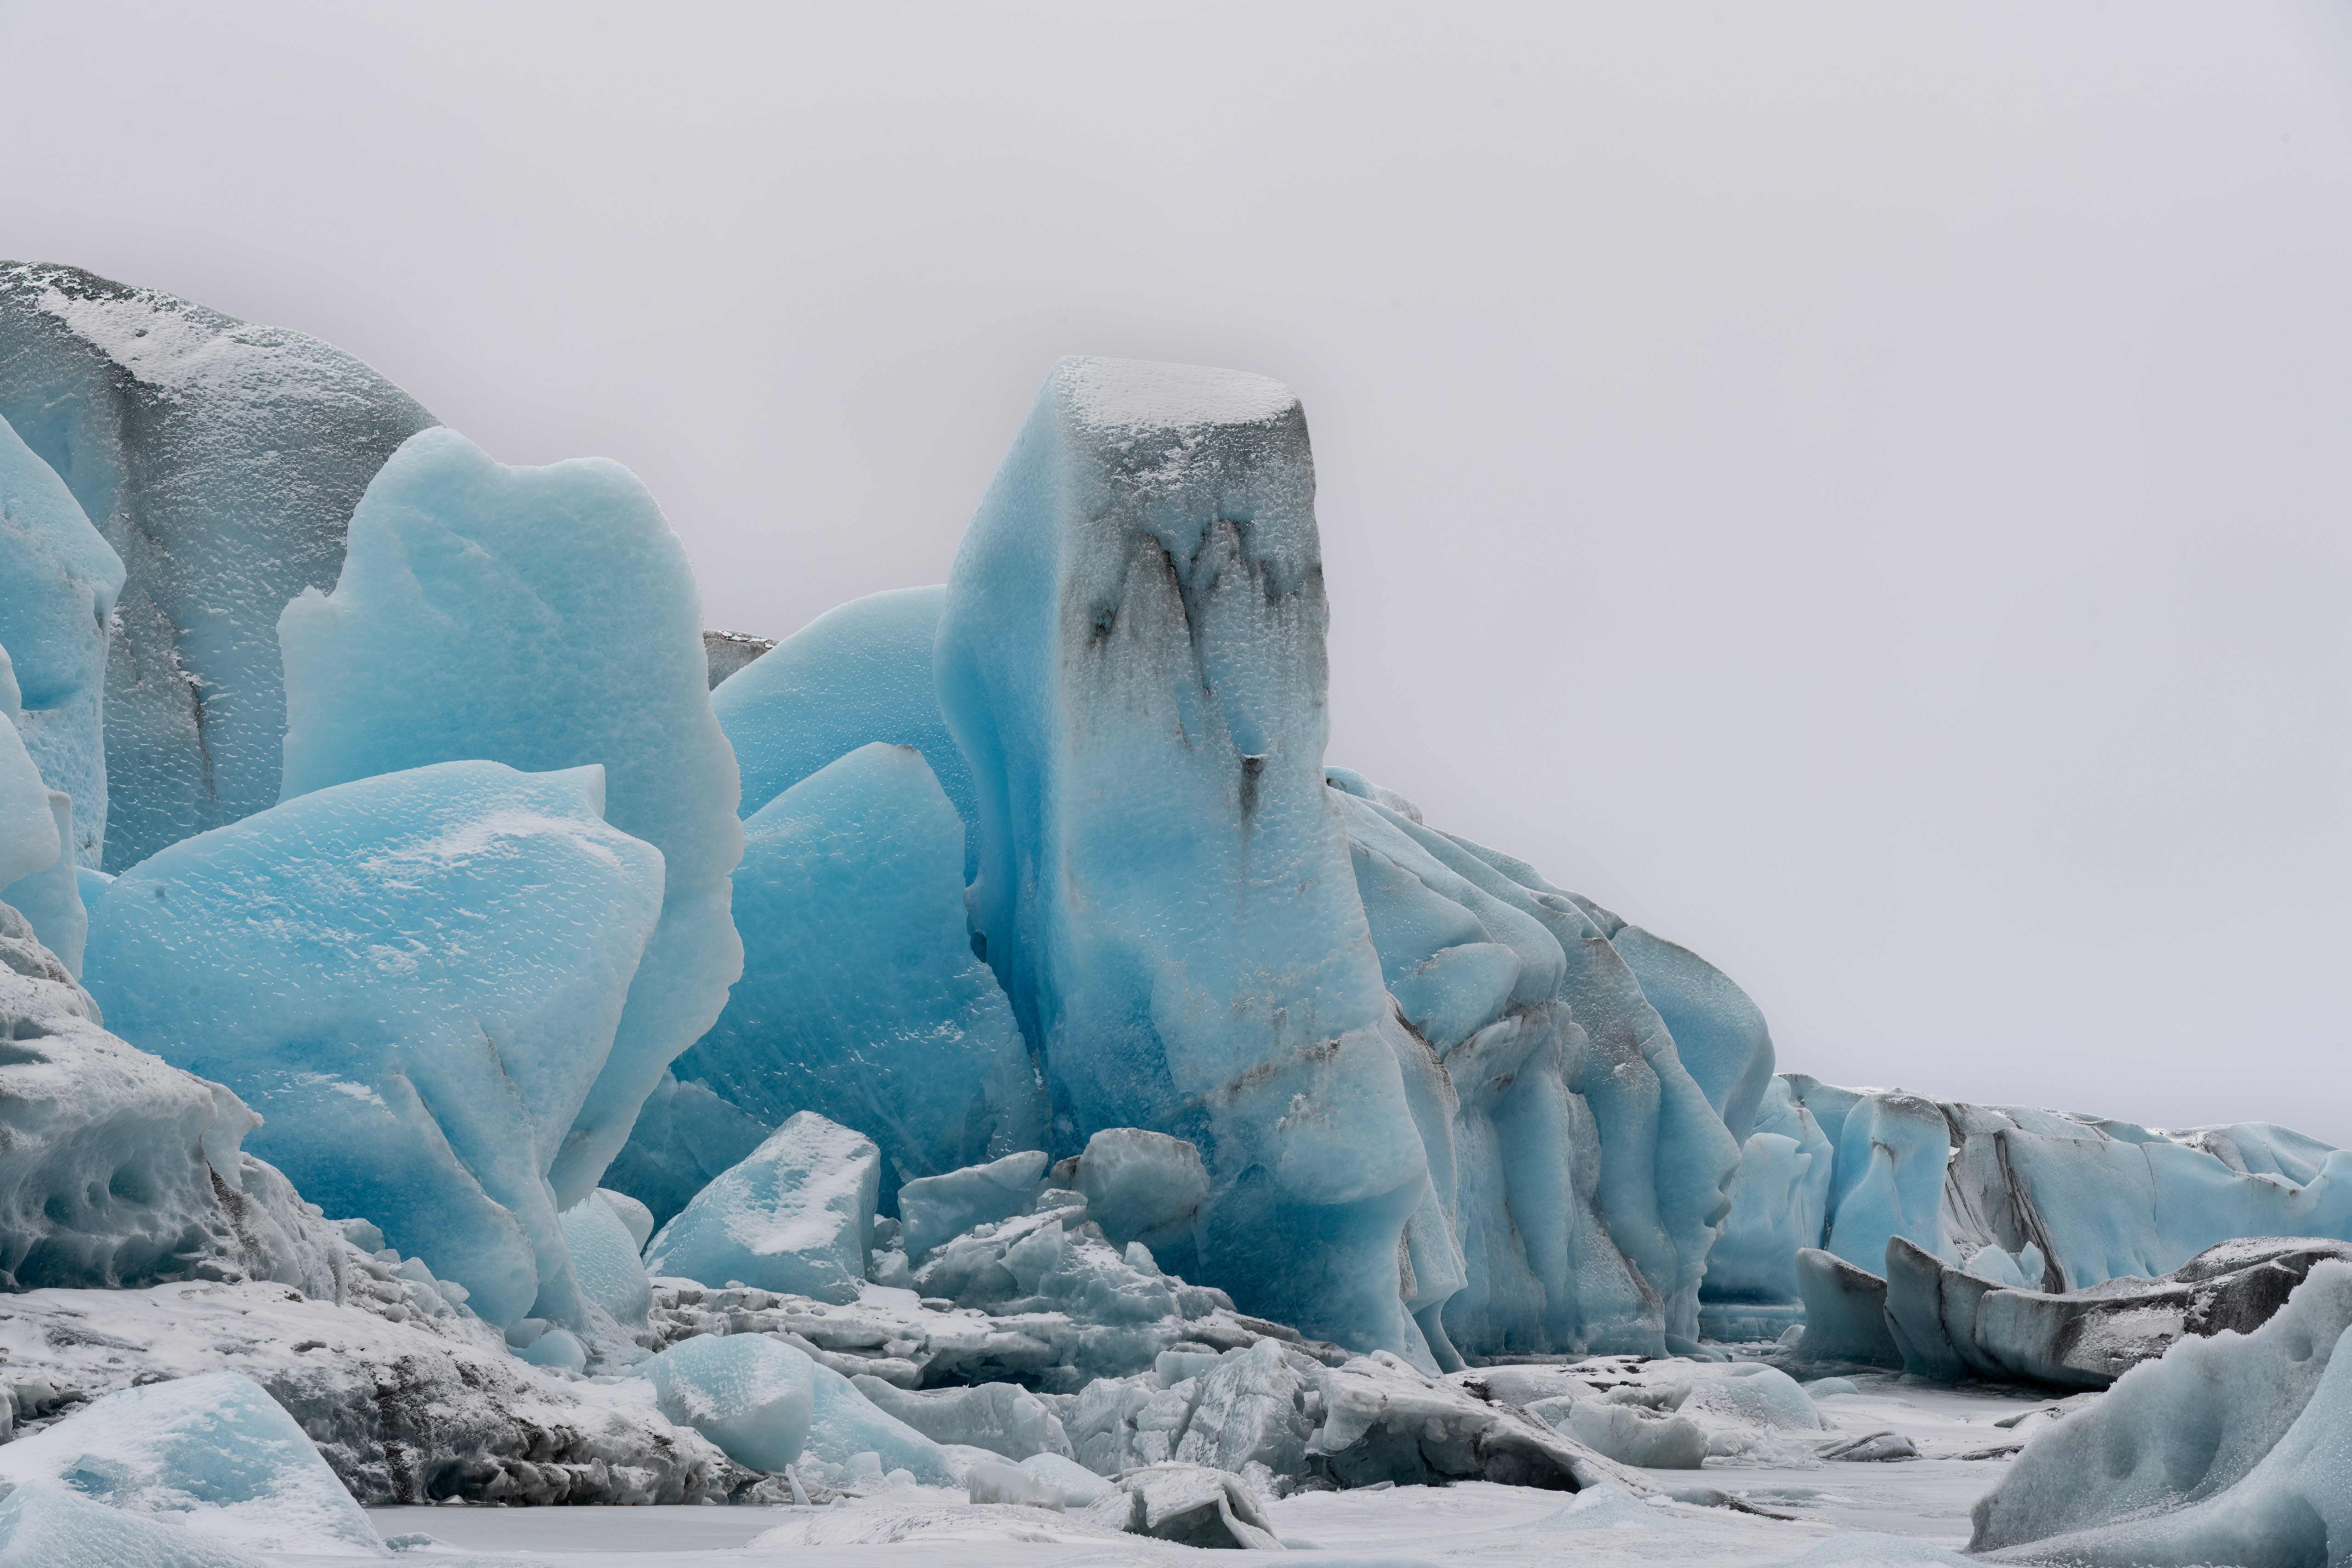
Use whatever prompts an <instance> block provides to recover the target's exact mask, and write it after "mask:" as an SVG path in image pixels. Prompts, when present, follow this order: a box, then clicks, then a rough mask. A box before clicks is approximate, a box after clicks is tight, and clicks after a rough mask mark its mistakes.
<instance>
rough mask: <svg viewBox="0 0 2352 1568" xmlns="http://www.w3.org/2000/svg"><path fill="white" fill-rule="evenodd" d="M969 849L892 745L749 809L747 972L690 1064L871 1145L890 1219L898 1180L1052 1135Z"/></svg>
mask: <svg viewBox="0 0 2352 1568" xmlns="http://www.w3.org/2000/svg"><path fill="white" fill-rule="evenodd" d="M762 662H763V663H764V662H765V661H764V660H763V661H762ZM962 839H963V823H962V820H961V818H960V817H958V816H957V815H956V813H955V810H954V808H953V807H952V806H950V805H949V804H948V801H947V797H946V796H945V795H941V794H940V786H939V785H938V784H937V783H936V782H934V781H933V779H932V777H931V773H930V770H929V768H928V767H927V766H926V765H925V764H924V762H923V757H922V754H921V753H920V752H917V751H916V750H915V749H914V748H913V747H911V746H901V745H891V744H886V743H884V742H875V743H874V744H872V745H869V746H864V747H860V748H859V749H857V750H856V751H854V752H850V753H849V754H848V755H847V756H845V757H842V758H840V759H839V760H838V761H835V762H832V763H827V764H826V765H825V766H824V767H822V768H820V769H818V770H817V772H816V773H814V774H812V775H811V776H809V777H807V778H805V779H803V780H801V781H800V782H799V783H797V784H793V786H792V787H791V788H790V789H788V790H786V791H784V792H783V793H782V795H778V796H777V797H776V798H775V799H774V800H772V801H770V802H769V803H768V804H767V805H764V806H762V807H761V808H760V810H759V811H757V812H755V813H753V814H752V816H751V820H750V821H749V822H747V823H745V824H744V848H743V861H742V864H741V865H740V867H738V868H736V871H735V878H734V880H735V913H736V919H737V921H739V923H740V925H741V927H742V930H743V932H744V938H745V940H744V963H743V977H742V979H741V980H740V981H739V982H738V983H737V984H736V986H735V989H734V992H733V994H731V995H730V996H729V998H728V1001H727V1007H726V1010H725V1012H723V1013H722V1014H720V1016H719V1021H718V1022H717V1023H716V1024H715V1025H713V1026H711V1029H710V1031H709V1033H708V1034H707V1035H705V1036H704V1037H702V1039H701V1040H700V1041H698V1043H697V1044H696V1045H695V1047H694V1048H693V1049H692V1050H690V1051H688V1053H687V1054H686V1055H685V1056H684V1057H682V1058H679V1061H678V1067H677V1070H678V1071H679V1072H680V1073H681V1074H685V1075H688V1076H690V1077H695V1078H699V1079H702V1080H703V1081H705V1082H707V1083H709V1085H710V1087H711V1088H712V1089H716V1090H717V1091H718V1092H719V1094H721V1095H723V1096H724V1097H725V1098H726V1099H727V1100H730V1101H731V1102H732V1103H734V1104H735V1105H737V1106H740V1107H741V1108H742V1109H743V1110H745V1111H747V1112H748V1113H750V1114H751V1115H752V1116H754V1117H756V1118H758V1119H760V1120H761V1121H777V1122H781V1121H782V1120H783V1119H784V1118H785V1117H787V1116H789V1115H791V1114H793V1112H794V1111H796V1110H814V1111H816V1112H818V1113H820V1114H822V1115H824V1116H826V1117H829V1118H831V1119H832V1120H833V1121H838V1122H840V1123H841V1124H842V1125H844V1126H846V1127H854V1128H856V1130H857V1131H860V1132H862V1133H864V1134H866V1136H867V1137H869V1138H871V1139H873V1140H874V1142H875V1143H876V1144H877V1146H878V1147H879V1148H880V1149H881V1151H882V1157H883V1163H882V1189H881V1191H882V1200H881V1201H882V1202H883V1203H884V1205H886V1206H887V1205H889V1204H890V1203H891V1202H892V1201H893V1200H894V1199H895V1197H896V1195H897V1193H898V1184H899V1183H900V1182H902V1181H905V1180H908V1179H911V1178H914V1177H919V1176H936V1175H940V1174H943V1173H947V1172H950V1171H953V1170H956V1169H958V1168H960V1167H961V1166H965V1165H969V1164H971V1163H973V1162H974V1161H979V1160H985V1159H989V1158H992V1157H994V1156H998V1155H1003V1154H1006V1153H1009V1152H1013V1151H1014V1150H1017V1149H1023V1148H1030V1147H1034V1146H1035V1145H1036V1144H1037V1143H1038V1142H1041V1141H1042V1140H1043V1138H1044V1136H1045V1095H1044V1092H1043V1089H1042V1088H1041V1086H1040V1085H1039V1083H1038V1081H1037V1073H1036V1068H1035V1066H1034V1063H1033V1062H1032V1060H1031V1058H1030V1055H1029V1048H1028V1046H1027V1044H1026V1043H1025V1042H1024V1040H1023V1039H1022V1037H1021V1031H1020V1029H1019V1027H1018V1026H1016V1025H1015V1024H1014V1023H1013V1010H1012V1007H1011V1006H1010V1005H1009V1004H1008V1003H1007V1002H1006V1000H1005V996H1004V993H1003V989H1002V988H1000V987H999V986H998V984H997V983H996V977H995V976H994V975H993V974H992V973H989V968H988V965H986V964H985V963H982V962H981V961H980V960H979V959H978V958H976V957H974V956H973V955H972V951H971V933H970V931H968V930H967V928H966V926H965V922H964V909H963V876H962V870H961V867H962V864H963V843H962Z"/></svg>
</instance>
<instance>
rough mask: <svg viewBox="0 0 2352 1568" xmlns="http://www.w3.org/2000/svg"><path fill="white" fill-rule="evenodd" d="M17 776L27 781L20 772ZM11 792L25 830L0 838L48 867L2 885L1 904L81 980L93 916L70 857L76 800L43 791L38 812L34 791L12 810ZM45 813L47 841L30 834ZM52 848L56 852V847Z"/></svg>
mask: <svg viewBox="0 0 2352 1568" xmlns="http://www.w3.org/2000/svg"><path fill="white" fill-rule="evenodd" d="M6 657H7V656H6V653H5V650H0V659H5V658H6ZM5 676H6V672H5V669H0V700H5V698H6V696H7V687H6V684H5ZM5 727H6V726H5V721H0V729H5ZM8 744H9V739H8V738H7V737H5V736H0V752H5V749H6V748H7V746H8ZM8 771H9V767H8V763H6V762H0V774H5V773H7V772H8ZM17 777H18V778H19V779H20V780H21V779H22V777H23V773H22V772H21V771H19V772H18V773H17ZM10 793H11V792H10V791H9V790H8V787H7V784H5V783H4V782H0V813H5V812H7V811H10V810H14V811H16V812H17V813H18V814H19V815H20V826H17V827H16V829H14V830H13V832H12V831H11V830H10V829H9V828H7V827H5V826H0V838H14V839H15V841H16V846H17V847H16V853H15V856H14V858H16V860H17V861H19V863H21V862H22V861H24V860H26V859H30V858H33V857H34V856H36V855H39V854H43V853H47V854H48V856H49V863H48V864H47V866H46V867H44V868H41V869H40V870H37V871H35V872H33V873H32V874H31V875H29V876H24V877H19V878H17V879H16V880H15V881H13V882H8V883H5V885H0V903H5V904H6V905H8V906H9V907H10V908H11V909H13V910H16V912H17V913H18V914H20V915H22V916H24V917H25V919H26V921H30V922H31V923H32V927H33V934H34V935H35V936H36V937H37V938H39V939H40V942H41V945H42V946H43V947H46V948H47V949H48V950H49V951H50V952H52V953H54V954H56V955H57V960H58V963H60V964H63V965H64V966H65V972H66V973H68V975H70V976H72V977H73V978H74V979H76V980H79V979H80V978H81V960H82V951H83V949H84V948H85V947H87V946H88V945H89V910H88V908H87V907H86V906H85V905H84V904H83V903H82V897H81V879H80V868H78V867H77V866H75V865H74V862H73V856H72V855H71V854H70V853H68V852H67V851H68V849H69V848H70V847H71V845H72V844H73V841H74V830H73V823H74V815H73V797H72V796H71V795H68V794H66V793H65V792H64V791H63V790H56V789H51V790H43V791H40V792H39V794H40V804H39V807H38V809H36V807H35V805H34V799H35V792H34V791H33V790H32V789H31V788H29V787H27V788H24V789H21V790H18V791H16V792H15V804H14V805H10V804H6V803H5V797H6V796H7V795H9V794H10ZM40 813H46V815H47V816H48V819H49V829H50V831H49V834H48V836H47V837H42V836H41V835H39V834H37V833H36V832H34V831H31V828H32V826H33V825H35V824H37V822H38V820H39V814H40ZM52 846H55V848H52ZM5 858H10V857H9V855H8V852H7V851H6V850H5V848H0V859H5Z"/></svg>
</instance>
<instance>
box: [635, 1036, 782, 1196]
mask: <svg viewBox="0 0 2352 1568" xmlns="http://www.w3.org/2000/svg"><path fill="white" fill-rule="evenodd" d="M773 1131H775V1129H774V1128H773V1127H772V1126H770V1125H769V1124H768V1123H766V1122H764V1121H756V1120H754V1119H753V1118H751V1117H749V1116H746V1115H745V1114H744V1113H743V1112H742V1111H741V1110H738V1109H736V1108H735V1107H734V1106H732V1105H730V1104H728V1103H727V1101H725V1100H721V1099H719V1096H717V1095H716V1094H713V1093H712V1092H711V1091H710V1086H709V1085H708V1084H704V1083H698V1082H691V1081H689V1082H686V1083H680V1082H679V1081H678V1080H677V1079H676V1078H674V1077H673V1076H671V1075H670V1074H668V1073H664V1074H662V1076H661V1078H660V1079H658V1080H657V1081H656V1083H655V1084H654V1091H653V1093H652V1094H650V1095H648V1096H646V1103H645V1109H644V1110H640V1111H638V1112H637V1124H636V1126H635V1127H634V1128H632V1129H631V1130H630V1131H629V1141H628V1142H627V1143H625V1144H624V1145H623V1146H622V1148H621V1152H620V1153H618V1154H617V1155H615V1156H614V1159H613V1163H612V1164H610V1165H608V1166H606V1167H605V1170H604V1184H605V1185H606V1186H608V1187H611V1188H613V1189H614V1191H617V1192H623V1193H626V1194H628V1195H629V1196H631V1197H633V1198H635V1199H636V1200H637V1201H638V1202H639V1203H641V1204H643V1205H645V1206H646V1212H648V1213H649V1214H651V1215H653V1223H654V1224H655V1225H656V1226H661V1225H667V1223H669V1221H670V1219H671V1218H672V1216H674V1215H677V1212H678V1211H679V1210H680V1209H683V1208H684V1207H686V1205H688V1204H689V1203H691V1202H692V1201H693V1200H694V1194H697V1193H698V1192H700V1191H701V1190H702V1189H703V1188H705V1187H707V1186H709V1184H711V1181H712V1180H713V1179H714V1178H715V1177H717V1176H718V1175H719V1173H721V1172H722V1171H725V1170H727V1169H728V1168H729V1167H730V1166H731V1165H734V1164H736V1163H739V1162H740V1161H741V1160H742V1159H743V1158H744V1157H745V1156H747V1155H748V1154H750V1153H751V1151H752V1150H754V1149H757V1148H758V1147H759V1146H760V1145H761V1144H762V1143H764V1142H767V1141H768V1135H769V1134H770V1133H772V1132H773ZM651 1234H652V1233H651V1232H647V1235H648V1236H650V1235H651Z"/></svg>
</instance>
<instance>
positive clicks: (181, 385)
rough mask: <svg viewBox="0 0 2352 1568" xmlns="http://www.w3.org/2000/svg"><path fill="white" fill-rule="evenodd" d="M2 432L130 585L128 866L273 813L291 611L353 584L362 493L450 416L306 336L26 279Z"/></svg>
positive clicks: (116, 822)
mask: <svg viewBox="0 0 2352 1568" xmlns="http://www.w3.org/2000/svg"><path fill="white" fill-rule="evenodd" d="M0 418H5V420H7V421H8V422H9V424H11V425H12V426H15V428H16V434H17V435H18V436H20V437H23V438H24V441H25V444H26V446H28V447H31V448H32V450H33V451H34V452H36V453H37V454H38V455H39V456H40V458H42V459H43V460H44V461H45V462H47V464H48V465H49V466H50V467H51V468H55V469H56V470H57V472H58V474H59V475H60V476H61V477H62V478H63V479H64V480H65V482H66V485H67V487H68V489H71V490H72V492H73V495H74V497H75V499H76V500H79V502H80V505H81V510H82V511H83V513H84V514H85V515H86V516H87V517H88V518H89V521H90V522H91V523H93V524H94V525H96V527H97V529H98V531H99V532H100V534H101V535H103V536H104V538H105V541H106V542H107V543H108V544H109V545H110V546H112V548H113V549H114V550H115V551H116V552H118V553H119V554H120V556H121V563H122V566H123V569H124V577H123V580H122V594H121V611H122V615H121V623H120V625H119V626H118V627H117V629H116V631H115V634H114V636H113V638H112V645H111V648H110V653H109V655H108V661H107V670H106V752H107V787H108V794H109V796H110V805H109V808H108V810H107V812H106V815H105V824H106V865H107V868H110V869H115V870H119V869H121V868H123V867H126V866H131V865H135V864H136V863H138V862H139V861H141V860H143V859H145V858H147V857H148V856H150V855H152V854H153V853H154V852H155V851H156V850H158V849H161V848H163V847H164V846H165V845H167V844H171V843H173V842H175V841H177V840H179V839H182V838H184V837H188V836H189V835H190V834H192V833H197V832H201V831H203V830H204V829H205V828H208V827H215V826H219V825H221V824H222V823H225V822H234V821H236V819H237V818H238V817H241V816H246V815H247V814H248V813H250V812H255V811H258V810H260V809H261V808H262V807H264V806H266V805H270V804H271V803H272V802H274V801H275V800H277V798H278V762H279V750H278V746H279V741H280V739H281V737H282V736H283V734H284V731H285V711H286V710H285V697H284V688H283V684H282V681H281V678H280V666H279V662H278V637H277V628H278V612H279V611H280V610H282V609H284V608H285V606H286V602H287V601H288V600H289V599H291V598H292V597H294V595H297V594H299V593H300V592H302V590H303V589H305V588H323V587H326V586H328V585H329V584H332V583H333V582H334V580H335V573H336V571H337V569H338V568H339V567H340V566H341V563H342V558H343V539H344V530H345V527H346V525H347V524H348V522H349V521H350V519H351V515H352V507H353V505H354V504H355V503H357V501H358V500H359V498H360V493H361V491H362V490H363V489H366V487H367V483H368V480H369V479H371V478H372V477H373V475H374V473H375V471H376V469H377V468H380V467H381V466H382V465H383V461H384V459H385V458H388V457H389V456H391V454H392V451H393V449H394V447H398V446H399V445H400V443H401V442H402V441H404V440H405V439H406V438H407V437H409V436H411V435H413V434H414V433H415V432H416V431H418V430H421V429H423V428H425V426H429V425H431V424H432V423H433V422H434V421H433V416H431V415H430V414H427V413H426V412H425V410H424V409H423V408H421V407H419V406H418V405H417V404H416V403H415V400H414V399H413V398H411V397H409V396H408V395H406V394H405V393H403V392H402V391H401V390H400V389H399V388H398V387H396V386H394V385H393V384H391V383H390V382H388V381H386V380H384V379H383V377H382V376H380V375H378V374H375V372H373V371H372V370H370V369H369V368H368V367H367V366H366V365H364V364H362V363H360V362H359V361H358V360H355V359H353V358H352V356H351V355H349V354H346V353H341V351H339V350H336V349H332V348H330V347H328V346H327V345H326V344H324V343H321V342H318V341H316V340H315V339H311V338H306V337H304V336H302V335H301V334H300V333H299V332H289V331H282V330H280V329H278V328H275V327H263V326H257V325H254V324H252V323H249V322H245V321H236V320H234V319H232V318H230V317H227V316H224V315H222V314H221V313H219V312H218V311H216V310H206V309H205V308H204V307H203V306H201V305H193V304H190V303H188V302H187V301H186V300H177V299H174V298H173V297H172V296H171V295H168V294H163V293H159V292H157V291H155V290H153V289H131V288H126V287H124V286H123V285H121V284H119V283H111V282H109V281H107V280H106V279H102V278H97V277H93V276H92V275H90V274H89V273H87V272H84V271H81V270H79V268H71V267H58V266H49V265H44V264H27V263H5V264H0ZM0 637H5V633H0ZM68 787H71V786H68ZM78 793H79V792H78V791H77V794H78ZM91 826H96V821H95V819H94V818H93V819H92V821H91Z"/></svg>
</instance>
